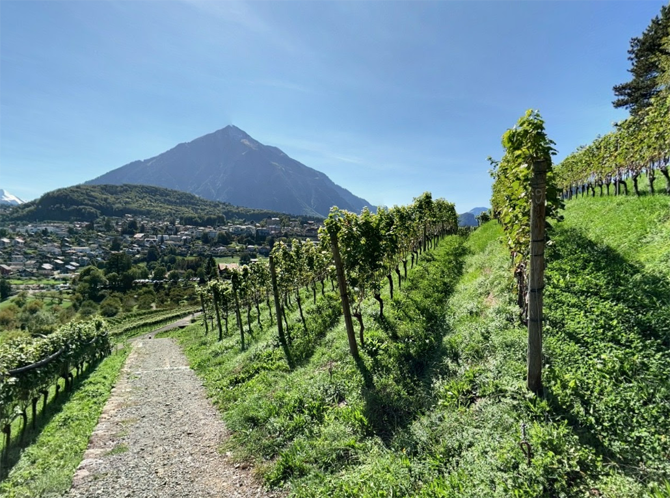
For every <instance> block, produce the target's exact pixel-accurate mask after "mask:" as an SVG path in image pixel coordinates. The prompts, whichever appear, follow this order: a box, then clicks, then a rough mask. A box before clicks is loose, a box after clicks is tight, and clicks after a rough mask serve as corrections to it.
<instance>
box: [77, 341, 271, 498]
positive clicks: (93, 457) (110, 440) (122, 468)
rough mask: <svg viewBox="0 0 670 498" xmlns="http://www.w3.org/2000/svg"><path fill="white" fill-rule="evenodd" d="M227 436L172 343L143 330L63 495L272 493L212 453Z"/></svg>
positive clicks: (138, 497)
mask: <svg viewBox="0 0 670 498" xmlns="http://www.w3.org/2000/svg"><path fill="white" fill-rule="evenodd" d="M227 437H228V433H227V431H226V427H225V425H224V423H223V421H222V420H221V416H220V414H219V413H218V412H217V410H216V409H215V408H214V407H213V406H212V404H211V403H210V402H209V400H208V399H207V396H206V393H205V389H204V388H203V387H202V384H201V382H200V380H199V379H198V377H197V376H196V375H195V373H194V372H193V370H191V369H190V368H189V366H188V362H187V360H186V357H185V356H184V355H183V353H182V352H181V350H180V349H179V346H177V344H175V342H174V341H173V340H172V339H155V338H153V333H152V334H149V335H147V336H144V337H142V338H139V339H137V340H136V341H135V342H134V343H133V349H132V351H131V353H130V355H129V356H128V359H127V360H126V364H125V366H124V368H123V370H122V371H121V374H120V375H119V379H118V381H117V383H116V385H115V386H114V389H113V390H112V393H111V396H110V398H109V400H108V401H107V404H106V405H105V408H104V410H103V412H102V414H101V416H100V419H99V421H98V426H97V427H96V429H95V431H94V432H93V434H92V435H91V439H90V441H89V445H88V449H87V450H86V453H85V454H84V458H83V460H82V462H81V464H80V465H79V468H78V469H77V471H76V473H75V476H74V480H73V483H72V488H71V489H70V491H69V493H68V494H67V495H66V496H68V497H72V498H83V497H93V496H105V497H107V498H117V497H131V498H172V497H231V498H233V497H237V498H251V497H254V498H256V497H278V496H280V493H277V492H271V491H268V490H266V489H264V488H263V487H262V485H261V484H260V483H259V482H258V481H257V480H256V479H255V478H254V476H253V475H252V471H253V469H252V468H251V467H250V465H249V464H246V463H245V464H235V463H233V462H231V461H230V459H229V458H228V456H227V455H224V454H221V453H220V452H219V450H218V448H219V447H220V445H221V443H222V442H223V441H224V440H225V439H226V438H227Z"/></svg>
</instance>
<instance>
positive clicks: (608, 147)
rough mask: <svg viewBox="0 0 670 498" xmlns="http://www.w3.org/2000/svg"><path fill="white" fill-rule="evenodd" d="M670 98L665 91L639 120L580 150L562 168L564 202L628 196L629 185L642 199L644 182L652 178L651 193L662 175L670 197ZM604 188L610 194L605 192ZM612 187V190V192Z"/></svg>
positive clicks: (633, 119)
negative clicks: (604, 196)
mask: <svg viewBox="0 0 670 498" xmlns="http://www.w3.org/2000/svg"><path fill="white" fill-rule="evenodd" d="M668 116H670V94H668V93H667V92H665V93H661V94H659V95H657V96H656V97H655V98H653V99H652V104H651V105H650V106H649V107H648V108H646V109H644V110H643V111H641V112H640V113H639V114H637V115H635V116H631V117H629V118H628V119H626V120H624V121H622V122H620V123H618V124H617V125H616V129H615V131H613V132H610V133H608V134H606V135H604V136H602V137H598V138H597V139H596V140H594V141H593V142H592V143H591V144H589V145H587V146H583V147H580V148H579V149H578V150H577V151H575V152H573V153H572V154H570V155H569V156H568V157H566V158H565V159H564V160H563V161H562V162H561V164H560V165H559V166H558V167H557V184H558V186H559V188H560V189H561V191H562V196H563V198H564V199H571V198H572V197H573V196H577V195H582V196H584V195H591V196H592V197H595V196H596V188H598V195H599V196H602V195H610V193H611V194H612V195H628V182H627V180H630V181H631V182H632V186H633V190H634V192H635V194H636V195H637V196H640V186H639V179H640V176H641V175H646V177H647V179H648V185H649V191H648V193H649V194H652V195H653V194H655V193H656V191H657V188H656V187H655V186H654V183H655V181H656V179H657V176H658V173H659V172H660V173H661V175H662V176H663V178H664V179H665V192H666V193H668V194H670V173H669V172H668V168H669V167H670V126H669V125H668V120H669V118H668ZM603 187H604V189H605V190H603ZM610 187H612V188H610Z"/></svg>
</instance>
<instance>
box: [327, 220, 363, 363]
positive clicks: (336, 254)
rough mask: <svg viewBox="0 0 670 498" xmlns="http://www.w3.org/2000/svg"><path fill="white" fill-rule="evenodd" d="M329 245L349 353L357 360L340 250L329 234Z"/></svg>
mask: <svg viewBox="0 0 670 498" xmlns="http://www.w3.org/2000/svg"><path fill="white" fill-rule="evenodd" d="M330 245H331V247H332V250H333V260H334V261H335V270H336V272H337V286H338V287H339V289H340V299H341V300H342V313H343V314H344V323H345V325H346V327H347V337H348V339H349V352H351V356H353V357H354V358H358V344H356V334H355V333H354V322H352V321H351V307H350V306H349V294H348V293H347V281H346V280H345V278H344V267H343V266H342V258H341V257H340V248H339V247H338V245H337V235H336V234H335V233H333V232H330Z"/></svg>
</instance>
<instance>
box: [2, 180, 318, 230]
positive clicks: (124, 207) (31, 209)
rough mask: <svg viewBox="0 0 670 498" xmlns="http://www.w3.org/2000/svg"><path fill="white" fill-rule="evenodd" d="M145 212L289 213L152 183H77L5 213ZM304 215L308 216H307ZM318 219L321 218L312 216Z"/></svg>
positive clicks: (61, 217) (217, 218)
mask: <svg viewBox="0 0 670 498" xmlns="http://www.w3.org/2000/svg"><path fill="white" fill-rule="evenodd" d="M126 214H130V215H142V216H147V217H149V218H153V219H161V220H169V219H175V218H176V219H179V220H180V222H181V223H182V224H190V225H214V224H217V223H222V222H224V221H225V220H227V219H228V220H246V221H260V220H262V219H265V218H268V217H278V216H282V215H285V213H278V212H276V211H264V210H261V209H250V208H245V207H238V206H233V205H231V204H227V203H224V202H217V201H209V200H206V199H202V198H200V197H198V196H196V195H193V194H189V193H186V192H180V191H177V190H170V189H166V188H161V187H152V186H148V185H76V186H74V187H68V188H62V189H58V190H54V191H52V192H47V193H46V194H44V195H43V196H42V197H40V198H39V199H36V200H34V201H30V202H27V203H25V204H22V205H21V206H18V207H16V208H14V209H13V210H12V211H11V212H9V213H8V214H7V215H5V219H7V220H17V221H19V220H20V221H94V220H96V219H97V218H99V217H101V216H124V215H126ZM303 218H304V217H303ZM309 219H317V218H309Z"/></svg>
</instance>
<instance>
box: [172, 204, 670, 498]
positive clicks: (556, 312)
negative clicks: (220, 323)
mask: <svg viewBox="0 0 670 498" xmlns="http://www.w3.org/2000/svg"><path fill="white" fill-rule="evenodd" d="M669 207H670V199H669V198H668V197H665V196H642V197H640V198H636V197H634V196H628V197H626V198H624V197H618V198H614V197H609V198H602V199H600V198H597V197H596V198H595V199H593V198H590V199H586V198H584V199H581V198H579V199H573V200H572V201H570V202H569V203H568V208H567V210H566V212H565V222H564V223H562V224H557V226H556V228H555V229H554V230H553V231H552V233H551V237H552V240H553V246H551V247H550V248H549V249H548V250H547V255H548V268H547V275H546V283H547V290H546V291H545V304H546V307H545V312H546V313H545V318H546V324H545V344H544V350H545V371H544V385H545V389H544V394H543V396H542V397H535V396H534V395H532V394H530V393H529V392H528V391H527V389H526V387H525V370H526V340H527V338H526V337H527V332H526V330H525V328H524V327H521V326H519V324H518V320H517V316H518V311H517V309H516V305H515V303H514V293H513V288H514V283H513V278H512V272H511V270H510V268H509V255H508V254H507V253H506V250H505V248H504V247H503V245H502V244H501V243H500V238H501V235H502V233H501V232H500V228H499V227H498V225H497V224H496V223H488V224H486V225H484V226H483V227H481V228H480V229H478V230H477V231H476V232H475V233H474V234H472V235H471V236H470V237H469V239H468V240H467V241H466V242H465V243H464V244H461V243H460V242H457V241H456V239H451V240H449V241H444V242H443V244H442V245H441V246H440V248H439V249H438V250H437V251H436V252H435V253H432V254H430V255H427V256H426V257H424V258H423V260H422V262H421V264H420V265H419V267H418V268H416V269H414V271H413V272H412V274H411V275H410V281H408V282H407V283H404V284H403V290H402V291H401V292H398V291H397V290H396V296H395V297H394V299H393V300H390V297H389V296H388V289H386V291H385V293H384V294H383V295H384V299H385V301H386V308H385V314H386V318H385V319H382V318H381V317H380V316H379V312H378V307H377V306H376V303H375V302H370V303H367V304H366V305H365V307H364V319H365V322H366V327H367V329H366V346H365V347H364V348H362V353H361V361H359V362H355V361H353V360H352V359H351V358H350V356H349V355H348V352H347V351H348V349H347V343H346V334H345V331H344V327H343V325H342V323H341V321H340V320H339V319H338V320H336V321H330V320H325V321H324V322H323V323H322V324H320V325H317V324H316V323H311V324H310V325H309V327H308V330H309V331H310V338H309V341H308V343H309V344H310V348H308V350H307V351H306V353H305V354H303V355H302V357H301V360H300V361H299V362H298V364H297V366H296V368H294V369H289V368H288V366H287V364H286V361H285V360H284V357H283V354H282V352H281V349H280V347H279V345H278V343H277V341H276V340H275V339H274V335H275V332H274V331H273V330H272V329H270V328H269V327H267V328H266V330H265V331H263V332H259V333H258V334H257V335H256V337H255V338H254V340H253V341H252V344H251V345H250V347H249V348H248V349H247V350H246V351H244V352H240V351H239V347H238V342H237V339H236V338H232V337H231V338H226V339H224V341H222V342H217V341H216V340H215V339H214V337H213V336H211V335H210V336H209V337H205V336H204V335H203V330H202V327H201V326H192V327H189V328H187V329H185V330H183V331H181V332H174V333H173V334H174V335H176V336H178V337H180V340H181V341H182V344H183V345H184V346H185V348H186V351H187V355H188V356H189V358H190V361H191V364H192V366H193V367H194V369H195V370H196V371H197V372H198V373H199V375H201V376H202V377H203V379H204V381H205V384H206V386H207V388H208V391H209V393H210V396H211V397H212V399H213V400H214V402H215V403H216V404H217V405H218V406H219V408H220V409H221V411H222V414H223V418H224V419H225V421H226V423H227V425H228V427H229V428H230V429H231V430H232V438H231V440H230V441H229V443H228V444H227V449H229V450H232V451H234V452H235V454H236V456H237V458H239V459H246V460H253V461H254V462H255V464H256V469H257V470H258V472H259V473H260V475H261V476H262V477H263V478H264V479H265V482H266V483H267V485H268V486H270V487H277V488H284V489H286V490H287V491H289V493H290V494H291V495H292V496H298V497H317V496H333V497H379V496H420V497H471V496H477V497H501V498H502V497H510V496H512V497H527V498H537V497H551V498H553V497H570V498H572V497H575V498H577V497H584V496H610V497H617V498H633V497H649V498H659V497H661V496H665V497H667V496H670V494H669V493H668V490H670V484H668V482H670V459H669V458H668V456H669V455H670V405H669V404H668V403H667V400H668V399H670V353H669V350H670V348H669V346H670V272H669V271H668V264H669V258H668V248H669V247H670V244H668V243H667V242H668V240H669V239H670V225H669V221H668V220H669V214H670V209H669ZM396 287H397V286H396ZM331 305H332V302H331V301H329V298H325V299H321V300H320V301H319V303H318V305H317V306H316V307H313V308H310V311H309V313H311V314H312V315H313V314H314V312H315V310H317V309H318V310H321V311H322V314H325V315H327V314H328V313H327V312H326V311H327V310H329V309H331V308H330V307H329V306H331ZM292 317H293V320H294V321H293V323H294V325H295V329H296V332H295V335H296V337H299V335H298V334H299V333H298V332H297V330H299V328H298V324H297V322H295V314H293V315H292ZM521 443H524V445H525V446H524V448H530V449H531V452H532V454H531V458H530V460H529V458H528V456H527V454H526V453H525V452H524V451H523V448H522V447H521Z"/></svg>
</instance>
